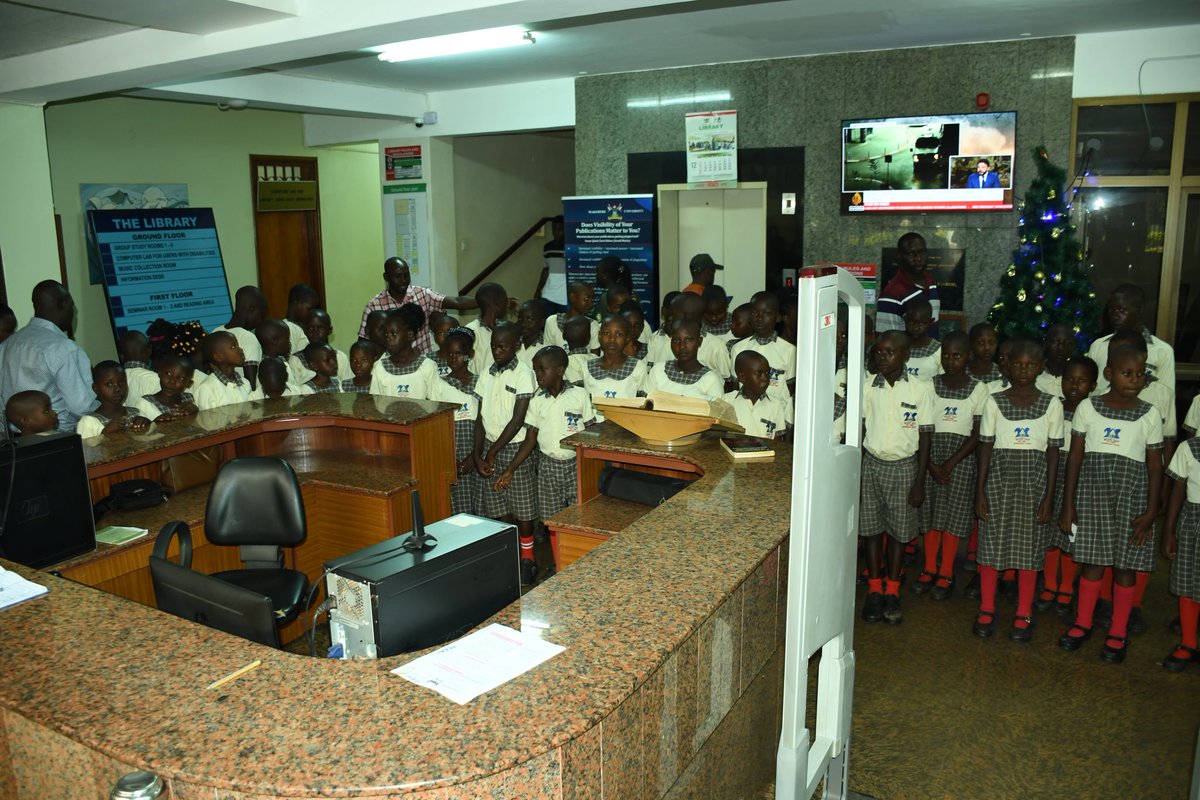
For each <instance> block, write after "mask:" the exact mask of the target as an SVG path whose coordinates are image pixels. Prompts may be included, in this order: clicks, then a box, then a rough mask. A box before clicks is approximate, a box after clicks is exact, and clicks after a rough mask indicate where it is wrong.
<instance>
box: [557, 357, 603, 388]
mask: <svg viewBox="0 0 1200 800" xmlns="http://www.w3.org/2000/svg"><path fill="white" fill-rule="evenodd" d="M596 358H597V356H596V355H594V354H592V353H589V352H587V351H586V350H585V351H584V352H582V353H570V354H569V355H567V370H566V372H564V373H563V380H564V381H566V382H567V383H570V384H573V385H576V386H581V385H583V376H584V375H586V374H587V366H588V364H589V363H590V362H591V361H593V360H594V359H596Z"/></svg>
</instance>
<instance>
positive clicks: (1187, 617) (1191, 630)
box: [1179, 597, 1200, 650]
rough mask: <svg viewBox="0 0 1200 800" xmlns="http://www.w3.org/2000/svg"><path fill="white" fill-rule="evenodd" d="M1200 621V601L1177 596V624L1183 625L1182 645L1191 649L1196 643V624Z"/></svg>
mask: <svg viewBox="0 0 1200 800" xmlns="http://www.w3.org/2000/svg"><path fill="white" fill-rule="evenodd" d="M1197 623H1200V603H1197V602H1196V601H1195V600H1193V599H1191V598H1190V597H1181V598H1179V624H1180V625H1182V626H1183V646H1184V647H1190V648H1192V649H1193V650H1196V649H1198V648H1197V645H1196V625H1197Z"/></svg>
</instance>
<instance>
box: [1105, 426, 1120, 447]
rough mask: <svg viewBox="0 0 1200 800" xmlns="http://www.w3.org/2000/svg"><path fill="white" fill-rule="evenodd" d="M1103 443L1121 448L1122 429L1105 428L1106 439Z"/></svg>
mask: <svg viewBox="0 0 1200 800" xmlns="http://www.w3.org/2000/svg"><path fill="white" fill-rule="evenodd" d="M1102 443H1103V444H1106V445H1108V446H1109V447H1120V446H1121V429H1120V428H1105V429H1104V439H1103V440H1102Z"/></svg>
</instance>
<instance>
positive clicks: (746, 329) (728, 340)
mask: <svg viewBox="0 0 1200 800" xmlns="http://www.w3.org/2000/svg"><path fill="white" fill-rule="evenodd" d="M751 333H753V331H752V330H751V328H750V304H749V303H742V304H741V305H740V306H738V307H737V308H735V309H734V310H733V313H731V314H730V315H729V333H727V334H725V335H724V336H722V337H721V339H722V341H724V342H725V349H726V350H728V351H729V357H730V359H732V358H733V347H734V345H736V344H737V343H738V342H741V341H742V340H743V339H745V338H746V337H748V336H749V335H750V334H751Z"/></svg>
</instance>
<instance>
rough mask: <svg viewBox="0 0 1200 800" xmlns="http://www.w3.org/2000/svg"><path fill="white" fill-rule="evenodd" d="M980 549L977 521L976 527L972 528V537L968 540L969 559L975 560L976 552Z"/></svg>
mask: <svg viewBox="0 0 1200 800" xmlns="http://www.w3.org/2000/svg"><path fill="white" fill-rule="evenodd" d="M978 549H979V522H978V520H977V521H976V522H975V527H974V528H972V529H971V538H970V539H968V540H967V559H968V560H970V561H974V560H975V552H976V551H977V550H978Z"/></svg>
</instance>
